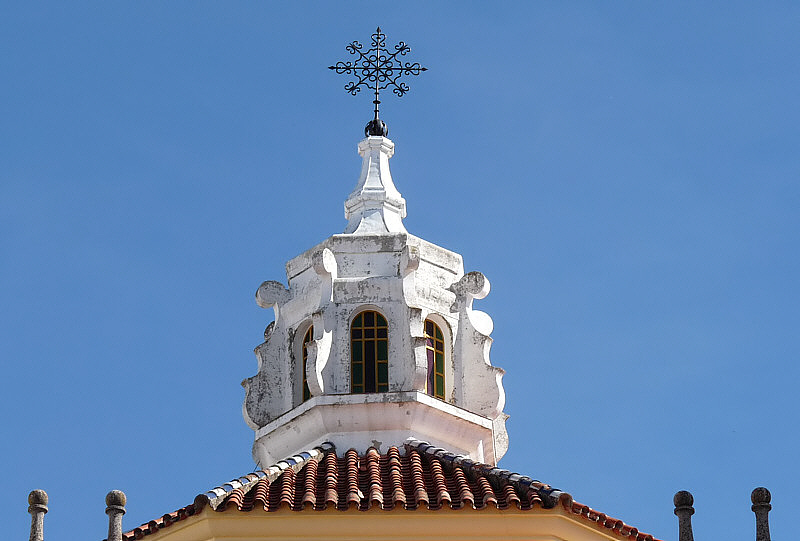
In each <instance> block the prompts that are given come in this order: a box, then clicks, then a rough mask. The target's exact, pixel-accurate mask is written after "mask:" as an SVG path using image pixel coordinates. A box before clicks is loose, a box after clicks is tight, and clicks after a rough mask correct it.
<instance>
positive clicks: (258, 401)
mask: <svg viewBox="0 0 800 541" xmlns="http://www.w3.org/2000/svg"><path fill="white" fill-rule="evenodd" d="M291 300H292V293H291V291H290V290H288V289H286V287H284V285H283V284H281V283H280V282H276V281H273V280H270V281H267V282H263V283H262V284H261V285H260V286H259V288H258V291H256V302H257V303H258V305H259V306H260V307H262V308H272V309H273V310H275V320H274V321H273V322H272V323H270V325H269V326H268V327H267V329H266V331H264V343H263V344H261V345H260V346H258V347H256V349H255V354H256V358H257V359H258V372H257V373H256V375H255V376H253V377H250V378H247V379H245V380H244V381H242V386H243V387H244V388H245V399H244V404H243V405H242V414H243V415H244V419H245V422H247V424H248V425H249V426H250V427H251V428H253V429H254V430H257V429H258V428H260V427H262V426H264V425H265V424H267V423H268V422H270V421H271V420H272V419H274V418H275V417H277V416H278V415H279V414H280V413H283V412H284V411H287V410H288V409H289V408H291V404H292V402H291V401H292V397H291V394H290V393H289V392H288V389H289V388H290V383H291V380H290V377H291V376H290V373H289V368H288V367H289V363H288V359H287V352H288V341H287V338H286V337H287V330H286V323H285V321H284V318H283V317H282V315H281V311H282V309H283V307H284V305H285V304H286V303H288V302H289V301H291Z"/></svg>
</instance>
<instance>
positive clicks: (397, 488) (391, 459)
mask: <svg viewBox="0 0 800 541" xmlns="http://www.w3.org/2000/svg"><path fill="white" fill-rule="evenodd" d="M386 455H387V457H388V460H387V470H388V476H387V477H388V480H389V483H388V487H389V488H390V489H391V498H392V500H391V501H392V507H394V506H395V505H402V506H403V507H405V506H406V493H405V490H403V474H402V466H401V462H400V451H399V450H398V449H397V447H390V448H389V451H388V453H386Z"/></svg>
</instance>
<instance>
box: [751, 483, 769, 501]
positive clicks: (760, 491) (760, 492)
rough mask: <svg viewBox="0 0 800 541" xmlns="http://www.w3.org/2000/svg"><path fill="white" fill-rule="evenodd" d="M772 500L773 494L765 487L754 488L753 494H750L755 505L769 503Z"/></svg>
mask: <svg viewBox="0 0 800 541" xmlns="http://www.w3.org/2000/svg"><path fill="white" fill-rule="evenodd" d="M771 500H772V494H770V493H769V490H767V489H766V488H764V487H758V488H756V489H753V492H752V494H750V501H751V502H753V505H759V504H765V503H769V502H770V501H771Z"/></svg>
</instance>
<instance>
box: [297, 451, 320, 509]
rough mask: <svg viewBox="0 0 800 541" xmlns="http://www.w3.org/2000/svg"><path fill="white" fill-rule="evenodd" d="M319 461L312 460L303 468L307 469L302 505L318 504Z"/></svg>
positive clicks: (311, 505)
mask: <svg viewBox="0 0 800 541" xmlns="http://www.w3.org/2000/svg"><path fill="white" fill-rule="evenodd" d="M318 465H319V463H318V462H317V461H316V460H311V461H309V462H308V464H306V465H305V467H304V468H303V469H304V470H305V475H306V481H305V486H304V487H303V497H302V500H301V501H300V506H301V507H306V506H310V507H315V506H316V505H317V467H318Z"/></svg>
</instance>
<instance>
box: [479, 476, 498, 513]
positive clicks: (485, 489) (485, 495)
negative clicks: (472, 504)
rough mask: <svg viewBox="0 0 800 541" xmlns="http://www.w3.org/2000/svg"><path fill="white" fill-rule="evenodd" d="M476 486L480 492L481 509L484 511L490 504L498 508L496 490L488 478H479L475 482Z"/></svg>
mask: <svg viewBox="0 0 800 541" xmlns="http://www.w3.org/2000/svg"><path fill="white" fill-rule="evenodd" d="M475 484H476V485H477V486H478V488H479V490H480V501H481V504H480V507H479V509H483V508H484V507H486V506H487V505H490V504H493V505H495V506H497V496H495V494H494V489H492V484H491V483H490V482H489V481H488V480H487V479H486V477H478V478H477V479H476V480H475Z"/></svg>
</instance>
